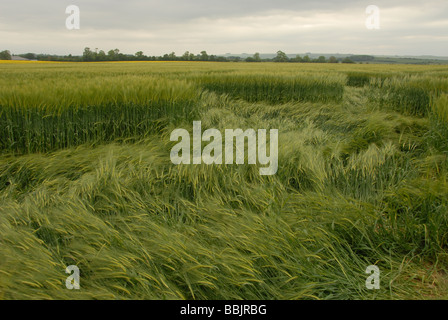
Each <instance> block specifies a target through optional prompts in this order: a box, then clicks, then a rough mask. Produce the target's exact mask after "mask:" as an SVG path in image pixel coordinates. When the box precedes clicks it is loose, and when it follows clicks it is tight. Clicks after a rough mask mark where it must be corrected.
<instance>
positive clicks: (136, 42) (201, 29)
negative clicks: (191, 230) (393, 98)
mask: <svg viewBox="0 0 448 320" xmlns="http://www.w3.org/2000/svg"><path fill="white" fill-rule="evenodd" d="M69 5H76V6H78V7H79V9H80V29H79V30H68V29H67V28H66V19H67V17H68V16H69V15H68V14H66V13H65V10H66V7H67V6H69ZM368 5H376V6H377V7H378V8H379V9H380V29H379V30H378V29H374V30H369V29H368V28H367V27H366V25H365V22H366V19H367V17H368V15H367V14H366V8H367V6H368ZM84 47H90V48H91V49H92V50H95V48H99V49H100V50H101V49H102V50H105V51H106V52H107V51H108V50H110V49H115V48H119V49H120V51H121V52H124V53H135V52H137V51H140V50H142V51H143V52H144V53H145V54H146V55H162V54H164V53H169V52H172V51H174V52H176V54H177V55H182V54H183V53H184V52H185V51H187V50H189V51H190V52H193V53H199V52H200V51H202V50H206V51H207V52H208V53H209V54H224V53H228V52H231V53H250V54H253V53H254V52H260V53H274V52H277V51H278V50H282V51H284V52H286V53H303V52H315V53H354V54H378V55H381V54H385V55H391V54H397V55H439V56H448V1H447V0H425V1H421V0H418V1H417V0H406V1H402V0H398V1H396V0H388V1H383V0H380V1H362V0H345V1H337V2H336V1H329V0H319V1H317V0H313V1H312V0H305V1H301V0H220V1H215V0H165V1H160V0H146V1H143V0H126V1H123V0H120V1H116V0H107V1H106V0H91V1H86V0H68V1H65V0H63V1H61V0H39V1H35V0H34V1H32V0H15V1H6V0H2V1H1V3H0V51H1V50H5V49H8V50H10V51H11V52H12V53H16V54H18V53H26V52H36V53H55V54H69V53H71V54H75V55H79V54H82V52H83V49H84Z"/></svg>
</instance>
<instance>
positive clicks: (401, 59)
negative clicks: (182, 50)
mask: <svg viewBox="0 0 448 320" xmlns="http://www.w3.org/2000/svg"><path fill="white" fill-rule="evenodd" d="M286 55H287V56H288V58H295V57H296V56H297V55H299V56H301V57H304V56H306V55H307V56H309V57H310V58H311V59H316V58H318V57H320V56H324V57H325V58H326V59H328V58H329V57H331V56H334V57H336V58H337V59H343V58H346V57H349V58H350V59H351V60H353V61H355V62H362V63H390V64H448V56H447V57H443V56H431V55H422V56H412V55H405V56H399V55H390V56H388V55H358V54H356V55H355V54H350V53H345V54H344V53H311V52H305V53H287V54H286ZM220 56H224V57H240V58H242V59H245V58H247V57H252V56H253V54H249V53H239V54H235V53H226V54H223V55H220ZM276 56H277V54H276V53H260V58H261V59H272V58H274V57H276Z"/></svg>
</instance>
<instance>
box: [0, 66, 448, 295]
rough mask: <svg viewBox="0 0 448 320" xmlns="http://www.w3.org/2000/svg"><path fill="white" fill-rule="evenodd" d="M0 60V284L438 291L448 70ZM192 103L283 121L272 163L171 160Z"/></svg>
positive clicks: (99, 289)
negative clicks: (267, 169) (369, 281)
mask: <svg viewBox="0 0 448 320" xmlns="http://www.w3.org/2000/svg"><path fill="white" fill-rule="evenodd" d="M439 68H440V67H439ZM0 69H1V72H0V105H1V107H0V122H1V126H0V130H1V135H0V141H1V143H2V144H1V148H2V154H1V155H0V235H1V236H0V299H254V300H257V299H434V298H437V299H446V298H448V296H447V292H448V283H447V282H446V280H445V278H446V277H445V276H444V275H445V274H446V272H447V270H448V259H447V255H446V251H447V248H448V228H447V226H448V203H447V201H448V200H447V199H448V184H447V177H448V160H447V151H448V145H447V144H446V141H448V139H447V137H448V135H445V134H446V132H448V131H444V130H445V128H446V118H445V115H446V112H445V111H446V100H447V98H446V95H445V94H446V93H444V90H446V87H445V86H446V81H447V79H448V77H443V76H442V75H443V74H444V72H445V73H446V74H448V70H446V69H443V70H435V69H432V68H431V67H425V68H420V67H411V66H410V67H403V66H400V67H397V66H395V67H387V68H386V67H384V68H383V69H382V68H380V67H378V66H372V65H353V64H352V65H347V64H337V65H336V64H334V65H332V64H326V65H320V64H309V65H304V64H274V63H272V64H269V63H266V64H263V65H262V66H260V64H257V63H253V64H238V66H235V64H228V63H223V64H212V65H211V64H210V63H197V62H194V63H135V64H133V63H129V64H127V63H118V64H117V63H104V64H90V63H89V64H83V65H79V64H45V65H40V64H34V63H30V64H27V65H26V66H25V65H14V67H12V66H10V65H6V64H5V65H2V64H0ZM411 73H412V74H413V75H412V76H411V77H410V76H408V75H407V74H411ZM367 79H370V80H369V83H370V85H366V84H367ZM350 81H352V82H350ZM6 83H7V84H8V86H6V85H5V84H6ZM346 84H349V85H346ZM419 89H421V90H423V91H422V92H424V93H421V95H422V96H425V95H426V96H428V97H431V99H430V102H429V104H428V109H427V111H426V112H427V113H425V114H424V115H422V114H419V113H418V112H410V111H412V110H414V109H415V108H416V106H417V104H415V105H413V104H412V103H413V101H412V98H411V97H409V98H401V97H402V95H403V93H404V92H408V91H406V90H411V91H412V90H415V91H416V92H420V91H419ZM411 94H412V93H411ZM419 95H420V93H416V94H415V96H412V97H417V98H418V97H419ZM381 96H384V97H383V99H379V97H381ZM375 97H376V98H378V99H376V98H375ZM398 101H402V103H403V105H399V104H398ZM425 101H426V100H425ZM425 103H426V102H425ZM417 110H420V109H417ZM192 120H201V121H202V124H203V129H205V128H217V129H219V130H224V129H226V128H242V129H245V128H253V129H260V128H263V129H272V128H275V129H279V150H278V151H279V169H278V173H277V174H276V175H274V176H260V175H259V171H258V169H259V167H260V165H210V166H207V165H178V166H175V165H173V164H172V163H171V161H170V150H171V147H172V146H173V143H172V142H170V140H169V134H170V133H171V131H172V130H173V129H174V128H187V129H191V124H192ZM13 152H15V154H13ZM17 153H21V154H17ZM68 265H77V266H78V267H79V268H80V270H81V290H79V291H78V290H67V289H66V288H65V279H66V277H67V276H68V275H67V274H66V273H65V268H66V267H67V266H68ZM369 265H377V266H378V267H379V268H380V270H381V289H380V290H368V289H366V287H365V280H366V277H367V275H366V274H365V269H366V267H367V266H369Z"/></svg>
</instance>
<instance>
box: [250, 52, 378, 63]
mask: <svg viewBox="0 0 448 320" xmlns="http://www.w3.org/2000/svg"><path fill="white" fill-rule="evenodd" d="M259 57H260V55H259V54H258V56H257V53H256V54H254V56H253V57H252V58H247V59H246V61H248V62H255V61H260V59H259ZM257 58H258V60H257ZM372 58H373V57H372ZM272 61H274V62H302V63H310V62H314V63H339V62H342V63H355V62H354V61H353V60H352V59H351V58H349V57H345V58H343V59H341V58H340V59H338V58H336V57H335V56H331V57H330V58H328V60H327V58H325V56H320V57H318V58H315V59H311V58H310V57H309V56H308V55H306V56H304V57H301V56H299V55H296V56H295V58H289V57H288V56H287V55H286V53H284V52H283V51H277V56H276V57H275V58H274V59H272ZM359 61H362V60H359Z"/></svg>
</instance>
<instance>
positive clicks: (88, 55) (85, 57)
mask: <svg viewBox="0 0 448 320" xmlns="http://www.w3.org/2000/svg"><path fill="white" fill-rule="evenodd" d="M19 56H20V57H23V58H26V59H30V60H39V61H68V62H101V61H218V62H239V61H245V62H298V63H340V62H341V63H355V62H362V61H372V60H373V59H374V57H373V56H367V55H358V56H355V55H352V56H350V57H345V58H336V57H334V56H331V57H329V58H328V59H327V58H326V57H325V56H320V57H318V58H313V59H312V58H310V57H309V56H308V55H305V56H303V57H301V56H300V55H297V56H295V57H294V58H290V57H288V55H287V54H286V53H284V52H283V51H277V55H276V56H275V57H274V58H263V59H262V58H261V57H260V53H258V52H256V53H255V54H254V55H253V56H251V57H247V58H245V59H243V58H241V57H239V56H217V55H209V54H208V53H207V52H206V51H201V52H200V53H199V54H194V53H191V52H189V51H185V53H184V54H183V55H181V56H177V55H176V53H175V52H171V53H166V54H164V55H162V56H150V55H145V54H144V53H143V51H138V52H136V53H135V54H124V53H121V52H120V50H119V49H111V50H109V51H108V52H107V53H106V52H105V51H104V50H98V48H95V50H92V49H91V48H89V47H86V48H84V52H83V54H82V56H73V55H71V54H69V55H66V56H60V55H49V54H35V53H26V54H20V55H19ZM11 58H12V56H11V53H10V52H9V51H8V50H5V51H1V52H0V60H11Z"/></svg>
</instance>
